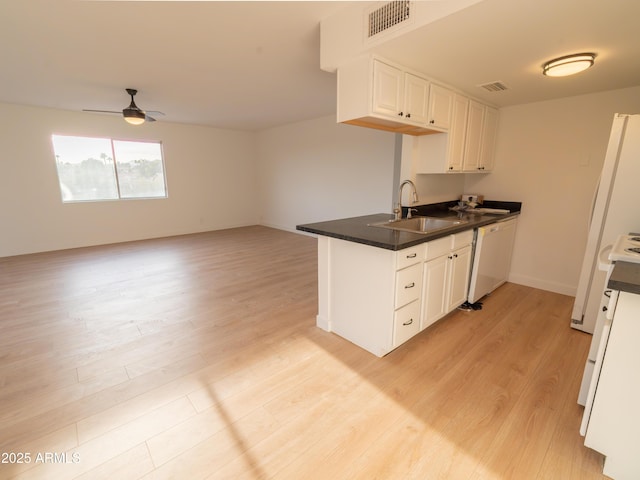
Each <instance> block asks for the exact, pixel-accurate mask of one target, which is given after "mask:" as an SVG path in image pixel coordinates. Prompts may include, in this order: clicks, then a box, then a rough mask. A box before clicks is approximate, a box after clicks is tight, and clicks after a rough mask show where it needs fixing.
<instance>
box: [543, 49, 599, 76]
mask: <svg viewBox="0 0 640 480" xmlns="http://www.w3.org/2000/svg"><path fill="white" fill-rule="evenodd" d="M595 58H596V54H595V53H576V54H573V55H566V56H564V57H560V58H555V59H553V60H549V61H548V62H546V63H545V64H544V65H543V66H542V74H543V75H546V76H548V77H566V76H568V75H574V74H576V73H579V72H582V71H584V70H586V69H587V68H589V67H591V66H592V65H593V63H594V60H595Z"/></svg>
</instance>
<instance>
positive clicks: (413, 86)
mask: <svg viewBox="0 0 640 480" xmlns="http://www.w3.org/2000/svg"><path fill="white" fill-rule="evenodd" d="M428 99H429V82H428V81H426V80H425V79H424V78H420V77H418V76H417V75H413V74H411V73H405V74H404V117H405V119H407V120H408V121H409V122H411V123H415V124H417V125H421V126H424V125H426V124H427V105H428V103H429V100H428Z"/></svg>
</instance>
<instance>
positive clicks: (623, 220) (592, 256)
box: [571, 114, 640, 404]
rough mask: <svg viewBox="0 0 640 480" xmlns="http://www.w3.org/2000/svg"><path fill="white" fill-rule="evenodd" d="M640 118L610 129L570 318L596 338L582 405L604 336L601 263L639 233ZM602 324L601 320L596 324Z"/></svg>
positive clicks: (624, 118) (618, 119)
mask: <svg viewBox="0 0 640 480" xmlns="http://www.w3.org/2000/svg"><path fill="white" fill-rule="evenodd" d="M639 195H640V115H622V114H616V115H615V116H614V119H613V125H612V127H611V134H610V137H609V145H608V147H607V152H606V154H605V160H604V165H603V167H602V173H601V175H600V182H599V185H598V190H597V194H596V197H595V201H594V204H593V213H592V217H591V222H590V225H589V237H588V240H587V248H586V252H585V256H584V260H583V262H582V270H581V272H580V280H579V283H578V290H577V293H576V299H575V302H574V305H573V311H572V314H571V326H572V327H573V328H576V329H579V330H583V331H585V332H588V333H593V334H594V337H593V339H592V343H591V349H590V351H589V359H588V360H587V365H586V366H585V375H584V380H583V388H582V389H581V398H580V399H579V403H581V404H584V403H583V401H582V400H583V399H584V397H585V395H586V392H585V389H586V388H588V383H589V379H590V378H591V375H590V373H589V370H591V371H592V370H593V363H594V362H595V357H596V353H597V347H598V343H599V341H600V336H601V332H602V328H603V325H602V322H603V320H602V319H603V315H598V314H599V313H600V311H601V309H602V304H603V301H604V300H603V299H604V297H603V293H604V291H605V288H606V279H607V271H606V269H605V268H603V265H602V263H603V262H602V259H603V257H605V258H606V252H607V251H606V250H605V249H606V248H607V247H609V248H610V246H611V245H612V244H613V243H614V242H615V241H616V239H617V238H618V236H619V235H622V234H627V233H631V232H634V233H640V212H639V211H638V209H637V208H636V205H637V199H638V196H639ZM596 320H598V321H596Z"/></svg>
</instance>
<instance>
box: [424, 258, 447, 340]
mask: <svg viewBox="0 0 640 480" xmlns="http://www.w3.org/2000/svg"><path fill="white" fill-rule="evenodd" d="M449 262H450V260H449V255H443V256H441V257H437V258H434V259H433V260H429V261H428V262H425V264H424V273H423V279H422V283H423V286H424V290H423V292H424V293H423V295H422V315H421V321H420V330H423V329H425V328H427V327H428V326H429V325H431V324H432V323H434V322H435V321H436V320H438V319H439V318H441V317H443V316H444V315H445V314H446V313H447V291H448V289H447V270H448V268H449Z"/></svg>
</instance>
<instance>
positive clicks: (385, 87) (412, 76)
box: [337, 55, 498, 173]
mask: <svg viewBox="0 0 640 480" xmlns="http://www.w3.org/2000/svg"><path fill="white" fill-rule="evenodd" d="M337 118H338V122H341V123H348V124H351V125H358V126H361V127H368V128H376V129H380V130H387V131H391V132H396V133H402V134H407V135H410V136H412V137H413V140H411V141H407V140H406V139H405V140H403V157H404V155H405V154H406V153H405V152H407V151H410V155H411V156H412V158H411V162H412V163H413V164H414V165H415V171H416V173H461V172H463V173H471V172H474V173H486V172H489V171H491V169H492V168H493V155H494V148H495V139H496V134H497V128H498V110H497V109H495V108H492V107H490V106H488V105H485V104H483V103H480V102H478V101H476V100H474V99H471V98H469V97H468V96H466V95H465V94H463V93H460V92H458V91H456V89H454V88H453V87H447V86H446V85H442V84H439V83H435V82H433V81H431V80H430V79H429V78H428V77H427V76H425V75H422V74H420V73H419V72H414V71H410V70H409V69H407V68H404V67H402V66H400V65H398V64H395V63H393V62H390V61H388V60H385V59H382V58H380V57H378V56H374V55H366V56H362V57H359V58H357V59H355V60H353V61H352V62H349V63H347V64H345V65H343V66H341V67H340V68H338V104H337Z"/></svg>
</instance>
